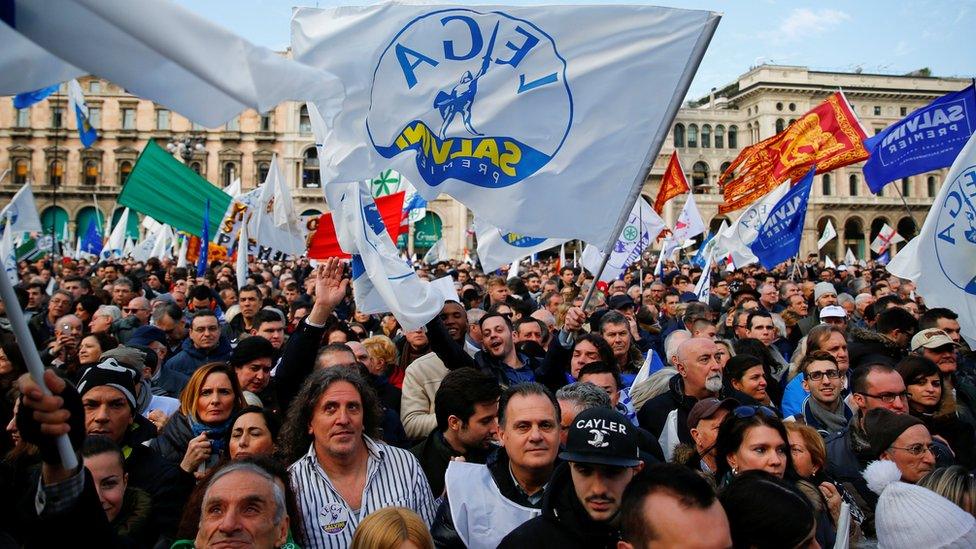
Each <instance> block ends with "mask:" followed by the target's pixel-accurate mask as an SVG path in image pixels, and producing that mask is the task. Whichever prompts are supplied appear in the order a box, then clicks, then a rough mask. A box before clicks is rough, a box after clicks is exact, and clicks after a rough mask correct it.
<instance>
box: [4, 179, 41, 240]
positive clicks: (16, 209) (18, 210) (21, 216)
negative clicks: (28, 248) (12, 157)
mask: <svg viewBox="0 0 976 549" xmlns="http://www.w3.org/2000/svg"><path fill="white" fill-rule="evenodd" d="M8 218H9V220H10V225H9V227H8V225H7V223H8V221H7V220H8ZM0 223H2V225H0V234H2V233H4V232H6V230H7V229H9V228H12V229H13V231H14V232H15V233H32V232H34V233H39V232H43V231H44V229H43V227H41V216H39V215H37V202H35V201H34V192H33V191H32V190H31V186H30V183H24V186H23V187H21V188H20V190H19V191H17V194H15V195H14V197H13V199H11V200H10V204H7V205H6V206H4V208H3V209H2V210H0Z"/></svg>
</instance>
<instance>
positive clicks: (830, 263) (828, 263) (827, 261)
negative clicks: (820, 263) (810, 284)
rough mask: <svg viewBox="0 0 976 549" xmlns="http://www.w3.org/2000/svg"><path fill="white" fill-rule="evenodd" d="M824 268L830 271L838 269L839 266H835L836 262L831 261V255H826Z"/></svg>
mask: <svg viewBox="0 0 976 549" xmlns="http://www.w3.org/2000/svg"><path fill="white" fill-rule="evenodd" d="M824 267H826V268H828V269H836V268H837V265H835V264H834V261H833V260H832V259H830V256H829V255H825V256H824Z"/></svg>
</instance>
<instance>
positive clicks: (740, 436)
mask: <svg viewBox="0 0 976 549" xmlns="http://www.w3.org/2000/svg"><path fill="white" fill-rule="evenodd" d="M737 356H738V355H737ZM715 462H716V463H715V464H716V466H717V467H718V469H717V471H716V476H715V478H716V479H717V480H718V481H719V483H720V485H721V484H726V483H728V481H729V480H731V478H732V477H734V476H736V475H738V474H740V473H742V472H743V471H750V470H752V469H762V470H763V471H766V472H767V473H770V474H772V475H775V476H777V477H779V478H784V477H785V476H787V475H790V476H791V477H793V476H795V472H794V471H793V458H792V456H791V455H790V445H789V437H788V436H787V434H786V427H784V426H783V420H781V419H780V418H779V416H778V415H777V414H776V410H773V409H772V408H769V407H768V406H739V407H737V408H735V409H733V410H732V413H731V414H729V415H728V417H726V418H725V420H724V421H723V422H722V425H721V426H719V428H718V438H717V439H716V440H715Z"/></svg>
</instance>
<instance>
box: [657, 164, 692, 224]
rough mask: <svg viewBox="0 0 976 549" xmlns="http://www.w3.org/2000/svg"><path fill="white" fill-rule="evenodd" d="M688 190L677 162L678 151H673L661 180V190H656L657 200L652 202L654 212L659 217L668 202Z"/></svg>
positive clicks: (682, 171)
mask: <svg viewBox="0 0 976 549" xmlns="http://www.w3.org/2000/svg"><path fill="white" fill-rule="evenodd" d="M689 190H690V188H689V187H688V180H687V179H685V172H684V170H682V169H681V162H678V151H674V152H673V153H671V160H670V161H669V162H668V167H667V169H665V170H664V177H662V178H661V188H660V189H658V191H657V199H656V200H654V211H655V212H657V213H658V214H659V215H660V213H661V212H662V211H664V204H665V203H667V201H668V200H671V199H672V198H674V197H676V196H678V195H680V194H684V193H686V192H688V191H689Z"/></svg>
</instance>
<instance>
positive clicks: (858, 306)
mask: <svg viewBox="0 0 976 549" xmlns="http://www.w3.org/2000/svg"><path fill="white" fill-rule="evenodd" d="M875 301H877V299H876V298H875V297H874V296H873V295H871V294H869V293H864V294H857V296H855V297H854V312H853V313H848V314H849V316H850V318H851V320H850V325H851V327H852V328H861V329H868V328H870V326H868V323H867V320H866V319H865V318H864V312H865V311H866V310H867V308H868V307H870V306H871V305H874V302H875Z"/></svg>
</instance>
